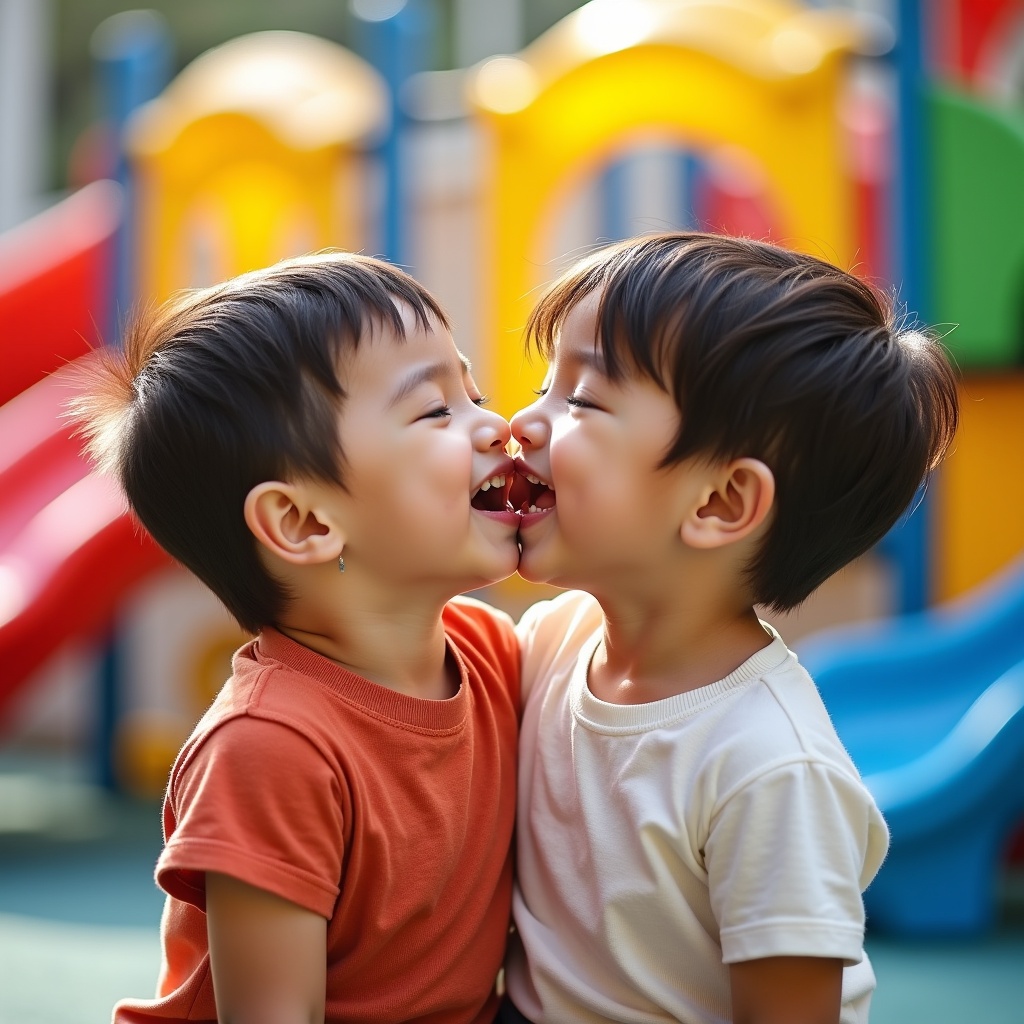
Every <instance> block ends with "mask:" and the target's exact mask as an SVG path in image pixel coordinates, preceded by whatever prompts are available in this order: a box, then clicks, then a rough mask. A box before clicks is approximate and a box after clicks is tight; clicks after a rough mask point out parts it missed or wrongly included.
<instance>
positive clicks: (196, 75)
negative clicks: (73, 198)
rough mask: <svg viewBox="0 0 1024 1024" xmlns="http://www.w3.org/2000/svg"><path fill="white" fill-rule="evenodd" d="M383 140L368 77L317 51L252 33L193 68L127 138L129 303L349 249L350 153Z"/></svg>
mask: <svg viewBox="0 0 1024 1024" xmlns="http://www.w3.org/2000/svg"><path fill="white" fill-rule="evenodd" d="M386 126H387V96H386V92H385V88H384V83H383V81H382V80H381V78H380V76H379V75H378V74H377V73H376V72H375V71H374V70H373V69H372V68H371V67H370V66H369V65H368V64H367V63H366V62H365V61H363V60H361V59H360V58H358V57H356V56H355V55H354V54H352V53H350V52H348V51H347V50H345V49H344V48H343V47H341V46H338V45H336V44H334V43H330V42H328V41H327V40H324V39H317V38H315V37H313V36H306V35H302V34H300V33H297V32H260V33H256V34H254V35H250V36H242V37H240V38H238V39H234V40H232V41H230V42H228V43H225V44H224V45H223V46H218V47H216V48H215V49H213V50H210V51H209V52H207V53H205V54H203V55H202V56H201V57H199V58H198V59H197V60H195V61H193V63H192V64H190V65H189V66H188V67H187V68H186V69H185V70H184V71H183V72H182V73H181V74H180V75H179V76H178V77H177V78H176V79H175V80H174V81H173V82H172V83H171V84H170V85H169V86H168V88H167V89H166V91H165V92H164V94H163V95H162V96H161V97H160V98H159V99H158V100H156V101H154V102H153V103H150V104H148V105H147V106H146V107H144V108H143V109H142V110H141V111H140V113H139V115H138V117H137V119H136V120H135V122H134V124H132V126H131V128H130V130H129V136H128V151H129V154H130V156H131V157H132V160H133V165H134V170H135V174H136V180H137V186H138V202H139V211H140V222H139V241H140V249H139V251H140V257H141V260H142V267H141V281H140V289H141V293H142V294H143V295H146V296H147V297H149V298H152V299H155V300H160V299H163V298H166V297H167V295H169V294H170V293H171V292H172V291H175V290H176V289H178V288H183V287H194V286H198V285H206V284H212V283H214V282H216V281H221V280H223V279H224V278H227V277H231V276H233V275H235V274H239V273H243V272H244V271H246V270H253V269H255V268H257V267H261V266H266V265H267V264H269V263H273V262H275V261H276V260H278V259H281V258H282V257H284V256H288V255H293V254H294V253H297V252H309V251H311V250H314V249H321V248H324V247H326V246H329V245H335V246H340V247H342V248H348V249H359V248H360V247H361V246H362V244H363V241H364V239H365V234H366V230H365V226H364V225H363V224H361V223H360V217H361V215H362V213H363V211H364V201H363V197H364V196H365V195H366V192H367V189H366V187H365V184H364V183H363V182H362V181H361V174H362V168H361V157H362V150H363V148H364V147H365V146H366V145H367V144H368V143H369V142H370V141H372V140H373V139H374V138H375V137H376V138H379V137H381V136H382V135H383V133H384V130H385V128H386Z"/></svg>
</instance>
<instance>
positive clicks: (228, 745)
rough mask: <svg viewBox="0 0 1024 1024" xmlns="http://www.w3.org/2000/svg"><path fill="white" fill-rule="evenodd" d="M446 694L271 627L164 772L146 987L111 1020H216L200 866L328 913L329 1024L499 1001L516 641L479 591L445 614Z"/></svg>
mask: <svg viewBox="0 0 1024 1024" xmlns="http://www.w3.org/2000/svg"><path fill="white" fill-rule="evenodd" d="M444 625H445V631H446V633H447V636H448V645H449V650H450V652H451V654H452V656H454V658H455V660H456V662H457V663H458V666H459V671H460V673H461V685H460V687H459V692H458V693H457V694H456V696H454V697H452V698H450V699H449V700H444V701H430V700H420V699H417V698H414V697H409V696H407V695H405V694H402V693H397V692H395V691H394V690H390V689H388V688H386V687H383V686H379V685H377V684H375V683H372V682H370V681H369V680H367V679H363V678H361V677H360V676H357V675H354V674H353V673H351V672H349V671H347V670H346V669H344V668H342V667H341V666H340V665H338V664H336V663H335V662H333V661H331V660H330V659H328V658H325V657H322V656H321V655H319V654H316V653H315V652H313V651H311V650H309V649H308V648H305V647H303V646H301V645H300V644H297V643H295V642H294V641H292V640H290V639H288V638H287V637H285V636H284V635H283V634H281V633H278V632H277V631H275V630H267V631H266V632H264V633H263V634H261V636H260V637H259V638H258V639H256V640H254V641H253V642H252V643H250V644H247V645H246V646H245V647H243V648H242V649H241V650H239V651H238V653H237V654H236V655H235V658H234V663H233V674H232V677H231V679H230V680H228V682H227V683H226V685H225V686H224V689H223V690H222V691H221V692H220V694H219V695H218V697H217V699H216V701H215V702H214V704H213V705H212V706H211V708H210V710H209V711H208V712H207V713H206V714H205V715H204V716H203V719H202V720H201V721H200V722H199V724H198V725H197V726H196V729H195V731H194V732H193V734H192V736H191V737H190V739H189V740H188V742H187V743H186V744H185V746H184V748H183V749H182V751H181V753H180V754H179V755H178V759H177V761H176V762H175V765H174V768H173V770H172V772H171V779H170V783H169V786H168V791H167V797H166V799H165V802H164V834H165V837H166V843H165V847H164V850H163V852H162V853H161V855H160V859H159V861H158V863H157V872H156V874H157V881H158V883H159V884H160V886H161V887H162V888H163V889H165V890H166V891H167V893H168V899H167V903H166V906H165V909H164V916H163V923H162V941H163V964H162V969H161V974H160V981H159V984H158V989H157V993H158V997H157V999H155V1000H146V1001H140V1000H131V1001H125V1002H122V1003H119V1004H118V1006H117V1007H116V1008H115V1011H114V1020H115V1022H117V1024H137V1022H142V1021H150V1020H180V1021H185V1020H188V1021H194V1020H201V1021H202V1020H208V1021H215V1020H216V1007H215V1004H214V996H213V982H212V978H211V974H210V957H209V950H208V947H207V938H206V915H205V912H204V908H205V888H204V879H205V876H204V872H207V871H219V872H222V873H224V874H227V875H231V876H233V877H235V878H238V879H241V880H242V881H244V882H247V883H248V884H250V885H253V886H257V887H259V888H261V889H265V890H267V891H269V892H272V893H275V894H276V895H278V896H281V897H282V898H284V899H286V900H291V901H292V902H294V903H297V904H299V905H300V906H302V907H305V908H307V909H309V910H312V911H314V912H315V913H317V914H322V915H323V916H324V917H325V918H327V919H328V925H327V951H326V952H327V1004H326V1019H327V1021H328V1022H341V1021H344V1022H345V1024H362V1022H371V1021H372V1022H385V1021H386V1022H399V1021H403V1022H404V1021H418V1022H422V1024H428V1022H429V1024H442V1022H443V1024H477V1022H489V1021H491V1020H492V1019H493V1017H494V1014H495V1012H496V1006H497V1001H496V998H495V995H494V984H495V979H496V976H497V973H498V969H499V968H500V966H501V962H502V957H503V954H504V950H505V940H506V937H507V935H508V927H509V908H510V903H511V889H512V859H511V840H512V826H513V819H514V814H515V779H516V739H517V722H518V707H519V653H518V647H517V644H516V639H515V635H514V633H513V630H512V623H511V620H509V619H508V618H507V617H505V616H503V615H502V614H501V613H496V612H495V611H494V609H492V608H489V607H488V606H486V605H483V604H480V603H479V602H474V601H470V600H468V599H457V600H455V601H453V602H451V603H450V604H449V605H448V607H447V608H446V609H445V612H444Z"/></svg>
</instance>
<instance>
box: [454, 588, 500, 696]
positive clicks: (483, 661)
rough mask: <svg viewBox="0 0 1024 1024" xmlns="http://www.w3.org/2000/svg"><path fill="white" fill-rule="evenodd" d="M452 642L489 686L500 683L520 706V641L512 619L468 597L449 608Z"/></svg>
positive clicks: (482, 602) (490, 606) (459, 599)
mask: <svg viewBox="0 0 1024 1024" xmlns="http://www.w3.org/2000/svg"><path fill="white" fill-rule="evenodd" d="M442 621H443V622H444V628H445V633H446V634H447V636H448V639H449V642H450V643H451V644H452V646H453V647H454V648H455V649H456V650H457V651H458V652H459V654H460V655H461V656H462V657H463V658H464V659H465V661H466V662H467V663H468V665H469V667H470V668H471V669H473V670H475V671H476V673H477V674H478V675H479V676H480V678H481V679H483V680H484V681H485V682H488V681H491V682H494V681H497V682H498V683H500V684H501V687H502V689H504V690H506V691H508V692H509V694H510V695H511V696H512V698H513V700H514V702H515V703H516V704H517V705H518V702H519V640H518V639H517V637H516V632H515V626H514V625H513V622H512V619H511V617H510V616H509V615H507V614H506V613H505V612H503V611H501V609H499V608H495V607H494V606H493V605H490V604H487V603H485V602H484V601H478V600H477V599H476V598H473V597H466V596H465V595H463V596H460V597H455V598H453V599H452V600H451V601H449V602H448V604H447V605H445V609H444V613H443V615H442Z"/></svg>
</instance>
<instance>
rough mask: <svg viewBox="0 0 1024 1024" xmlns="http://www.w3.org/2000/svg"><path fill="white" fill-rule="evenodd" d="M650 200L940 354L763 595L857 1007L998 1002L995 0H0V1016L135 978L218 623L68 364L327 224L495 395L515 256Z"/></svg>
mask: <svg viewBox="0 0 1024 1024" xmlns="http://www.w3.org/2000/svg"><path fill="white" fill-rule="evenodd" d="M682 227H691V228H701V229H704V230H711V231H718V232H727V233H733V234H741V235H748V236H752V237H757V238H768V239H771V240H773V241H776V242H779V243H780V244H783V245H787V246H790V247H793V248H796V249H800V250H803V251H808V252H812V253H815V254H817V255H821V256H824V257H825V258H827V259H830V260H832V261H834V262H836V263H838V264H840V265H842V266H844V267H847V268H850V269H853V270H854V271H855V272H857V273H859V274H862V275H863V276H865V277H867V278H869V279H871V280H872V281H874V282H875V283H877V284H878V285H879V286H881V287H882V288H883V289H885V290H886V291H887V292H888V293H889V294H891V295H893V296H894V299H895V301H896V303H897V308H898V310H899V311H900V316H901V317H902V318H903V319H904V320H905V322H907V323H915V322H918V321H919V320H920V321H923V322H924V323H928V324H934V325H937V328H936V329H937V330H938V331H939V332H940V333H941V334H942V336H943V337H944V340H945V343H946V345H947V347H948V348H949V350H950V353H951V355H952V357H953V358H954V359H955V361H956V362H957V364H958V366H959V368H960V370H961V373H962V399H963V426H962V429H961V433H960V436H959V439H958V442H957V446H956V451H955V453H954V455H953V456H952V457H951V459H950V460H949V461H948V463H947V464H946V465H944V466H943V467H942V469H941V470H940V471H939V473H938V474H936V476H935V478H934V479H933V480H932V482H931V484H930V486H929V487H928V489H927V491H922V493H921V494H920V495H919V497H918V500H917V501H916V502H915V504H914V508H913V510H912V512H911V513H910V514H908V515H907V516H906V517H904V519H903V521H901V523H900V524H898V525H897V527H896V528H895V529H894V530H893V531H892V532H891V533H890V535H889V536H888V537H886V538H885V540H884V541H883V542H882V543H881V544H879V545H878V547H877V548H876V549H875V550H874V551H872V552H870V553H869V554H868V555H866V556H864V557H863V558H862V559H860V560H858V562H856V563H855V564H854V565H852V566H850V567H849V568H848V569H846V570H844V571H843V572H842V573H840V574H839V575H838V576H837V577H836V578H834V579H833V580H830V581H829V582H828V583H827V584H826V585H825V586H824V587H822V588H821V590H820V591H819V592H818V593H817V594H816V595H814V596H813V597H812V599H811V600H810V601H809V602H808V603H807V604H806V605H805V606H804V607H803V608H801V609H799V610H798V611H797V612H796V613H794V614H792V615H790V616H787V617H786V618H785V619H784V620H780V619H775V620H773V621H775V623H776V625H778V626H779V628H780V629H781V630H782V632H783V635H784V636H785V637H786V638H787V640H788V641H789V643H790V644H791V646H794V647H795V648H796V650H797V651H798V653H799V654H800V656H801V658H802V660H804V661H805V662H806V663H807V664H808V666H809V667H810V668H811V670H812V672H813V673H814V674H815V677H816V681H817V682H818V684H819V687H820V688H821V690H822V693H823V696H824V697H825V700H826V703H827V705H828V707H829V710H830V712H831V714H832V715H833V718H834V720H835V722H836V726H837V728H838V730H839V732H840V735H841V736H842V738H843V740H844V742H845V743H846V745H847V746H848V748H849V749H850V751H851V753H852V755H853V757H854V759H855V761H856V762H857V764H858V766H859V767H860V769H861V771H862V773H863V774H864V776H865V779H866V781H867V784H868V785H869V787H870V788H871V789H872V791H873V792H874V794H875V796H876V799H877V800H878V801H879V804H880V805H881V806H882V809H883V811H884V812H885V814H886V817H887V819H888V821H889V823H890V826H891V829H892V834H893V845H892V852H891V854H890V857H889V859H888V860H887V862H886V864H885V865H884V866H883V869H882V871H881V872H880V874H879V876H878V879H877V880H876V881H875V883H874V884H873V885H872V887H871V889H870V890H869V891H868V894H867V898H866V899H867V907H868V914H869V940H868V948H869V952H870V953H871V955H872V959H873V961H874V962H875V965H876V972H877V973H878V975H879V991H878V995H877V997H876V1002H875V1008H874V1011H873V1015H872V1021H873V1022H875V1024H896V1022H900V1024H913V1022H917V1021H921V1022H928V1024H943V1022H957V1024H962V1022H966V1021H971V1022H973V1021H984V1022H994V1024H1003V1022H1006V1024H1011V1022H1012V1024H1022V1022H1024V970H1022V965H1024V828H1022V826H1024V563H1022V561H1021V558H1022V553H1024V514H1022V513H1021V509H1022V508H1024V374H1022V370H1021V366H1022V363H1024V0H860V2H853V0H850V2H845V3H843V2H831V3H829V2H817V3H811V2H798V0H592V2H590V3H587V4H577V3H573V2H570V0H351V2H347V3H346V2H342V0H335V2H327V0H289V2H288V3H281V2H272V0H247V2H244V3H242V2H238V0H203V2H199V0H176V2H174V3H170V2H163V3H155V4H152V5H150V6H149V7H148V8H146V9H134V8H133V9H129V8H128V7H127V5H126V4H123V3H118V2H116V0H0V1022H2V1024H8V1022H10V1024H23V1022H25V1024H28V1022H41V1024H57V1022H64V1021H67V1022H70V1021H75V1022H92V1021H103V1020H106V1019H108V1018H109V1013H110V1008H111V1006H112V1004H113V1002H114V1001H115V1000H116V999H117V998H119V997H122V996H126V995H146V994H149V993H150V992H152V990H153V987H154V985H155V978H156V970H157V967H158V963H159V949H158V921H159V914H160V906H161V899H160V895H159V893H158V892H157V890H156V889H155V887H154V886H153V883H152V868H153V864H154V861H155V858H156V855H157V852H158V850H159V846H160V835H159V797H160V794H161V791H162V788H163V785H164V782H165V780H166V777H167V771H168V768H169V766H170V763H171V760H172V759H173V756H174V754H175V752H176V751H177V749H178V747H179V745H180V744H181V742H182V741H183V740H184V738H185V737H186V736H187V735H188V732H189V730H190V729H191V727H192V725H193V723H194V722H195V721H196V719H197V718H198V717H199V716H200V714H201V713H202V711H203V709H204V708H205V707H206V705H207V704H208V703H209V701H210V699H211V698H212V696H213V695H214V693H215V692H216V690H217V688H218V687H219V686H220V684H221V682H222V681H223V679H224V677H225V675H226V673H227V671H228V664H229V658H230V653H231V651H233V650H234V649H235V648H236V647H237V646H238V645H239V644H240V643H241V642H242V641H243V640H244V637H243V636H242V635H241V634H240V633H239V631H238V629H237V627H236V626H234V625H233V624H232V622H231V621H230V619H229V618H228V616H227V614H226V613H225V612H224V611H223V609H221V608H220V607H219V605H218V604H217V602H216V600H215V599H214V598H213V597H212V596H210V595H209V594H207V593H206V592H205V590H204V589H203V588H202V586H201V585H200V584H198V583H197V582H195V581H194V580H192V579H191V577H189V576H188V574H186V573H185V572H184V571H183V570H181V569H180V568H178V567H176V566H174V565H172V564H171V563H170V562H169V560H168V559H167V558H166V556H165V555H163V554H162V553H161V552H160V551H159V550H158V549H157V548H156V546H155V545H154V544H152V542H151V541H149V540H148V539H147V537H146V536H145V535H143V534H142V533H141V531H140V530H139V529H138V528H137V527H136V526H135V525H134V524H133V523H132V522H131V520H130V519H129V518H128V517H127V516H126V515H125V513H124V509H123V505H122V502H121V499H120V498H119V496H118V495H117V493H116V492H115V490H114V489H113V488H112V486H111V484H110V482H109V481H106V480H103V479H101V478H98V477H96V476H94V475H93V474H92V473H91V472H90V470H89V466H88V465H87V464H86V462H85V461H84V459H83V458H82V456H81V453H80V451H79V448H78V443H77V441H76V440H75V439H74V438H73V437H72V436H71V435H70V432H69V430H68V428H67V426H66V424H65V423H64V421H63V420H62V418H61V410H62V408H63V405H64V403H65V402H66V401H67V400H68V398H69V397H70V396H71V395H72V394H73V385H72V384H71V383H70V381H69V380H68V377H69V373H68V364H69V363H70V364H74V363H75V361H77V360H79V359H83V358H87V357H88V352H89V350H90V349H91V348H93V347H95V346H97V345H102V344H114V345H116V344H117V343H118V339H119V335H120V330H121V327H122V326H123V323H124V318H125V316H126V315H127V314H128V313H129V312H130V311H131V309H132V308H133V307H135V306H136V305H138V304H140V303H146V302H151V301H155V300H160V299H163V298H165V297H167V295H169V294H170V293H171V292H173V291H175V290H177V289H179V288H183V287H190V286H196V285H205V284H209V283H213V282H215V281H218V280H221V279H223V278H225V277H228V276H232V275H234V274H237V273H240V272H242V271H244V270H248V269H251V268H253V267H257V266H263V265H265V264H268V263H270V262H273V261H274V260H276V259H279V258H281V257H284V256H288V255H293V254H296V253H301V252H307V251H310V250H314V249H318V248H322V247H325V246H339V247H342V248H347V249H354V250H360V251H364V252H367V253H370V254H373V255H380V256H384V257H386V258H388V259H390V260H392V261H394V262H396V263H399V264H400V265H402V266H404V267H405V268H407V269H408V270H410V271H411V272H412V273H413V274H414V275H416V276H417V277H418V278H419V279H420V280H422V281H423V282H424V283H425V284H426V285H427V286H428V287H429V288H431V289H432V290H433V291H434V292H435V293H436V294H437V295H438V296H439V298H440V299H441V301H442V303H443V304H444V305H445V306H446V307H447V308H448V309H449V311H450V312H451V313H452V315H453V318H454V320H455V323H456V340H457V342H458V343H459V345H460V347H462V348H463V349H464V351H466V352H467V354H468V355H469V356H470V357H471V358H472V360H473V362H474V366H475V368H476V371H477V378H478V380H479V381H480V383H481V385H482V387H483V389H484V390H485V391H486V392H488V393H489V394H491V395H492V396H493V399H494V404H495V406H496V408H497V409H498V410H499V411H500V412H502V413H504V414H506V415H508V414H511V413H512V412H513V411H515V409H516V408H518V407H519V406H521V405H522V404H524V403H526V402H527V401H529V399H530V397H531V392H530V389H531V388H532V387H534V386H536V384H537V383H538V382H539V380H540V379H541V377H542V375H543V368H542V367H541V366H540V365H537V364H536V362H535V363H533V364H531V363H529V362H527V361H526V360H525V358H524V355H523V349H522V344H521V328H522V325H523V323H524V321H525V318H526V315H527V313H528V311H529V308H530V306H531V304H532V302H533V301H534V299H535V298H536V295H537V290H538V289H539V288H540V287H542V286H543V284H544V283H545V282H546V281H548V280H550V279H551V278H552V277H554V276H555V275H556V274H557V273H558V272H559V271H560V270H561V269H563V268H564V267H565V265H566V264H567V262H569V261H571V260H574V259H576V258H578V257H579V256H580V255H582V254H584V253H586V252H587V251H589V250H590V249H591V248H592V247H594V246H595V245H599V244H601V243H602V242H607V241H609V240H612V239H617V238H622V237H626V236H628V235H632V234H637V233H642V232H647V231H656V230H667V229H672V228H682ZM481 596H483V597H485V598H487V599H489V600H492V601H494V602H495V603H496V604H499V605H501V606H502V607H504V608H506V609H508V610H509V611H511V612H513V613H514V614H517V613H518V612H519V611H520V610H521V609H522V608H523V607H524V606H525V605H526V604H527V603H528V602H530V601H532V600H535V599H536V598H537V597H538V596H543V592H542V591H541V590H539V589H538V588H530V587H528V586H526V585H525V584H522V583H519V584H516V583H508V584H504V585H501V586H499V587H495V588H489V590H488V591H487V592H486V593H482V595H481Z"/></svg>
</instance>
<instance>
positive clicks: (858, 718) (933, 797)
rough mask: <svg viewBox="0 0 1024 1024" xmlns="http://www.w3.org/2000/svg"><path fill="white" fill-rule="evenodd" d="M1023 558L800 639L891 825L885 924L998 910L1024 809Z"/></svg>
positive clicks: (948, 920) (874, 919) (874, 918)
mask: <svg viewBox="0 0 1024 1024" xmlns="http://www.w3.org/2000/svg"><path fill="white" fill-rule="evenodd" d="M1022 623H1024V561H1022V562H1020V563H1019V564H1017V565H1016V566H1015V567H1013V568H1012V569H1011V570H1008V571H1007V572H1006V573H1004V574H1003V575H1002V576H1001V577H1000V578H998V579H997V580H994V581H993V582H991V583H990V584H988V585H987V586H985V587H984V588H980V589H979V591H978V592H976V593H974V594H972V595H970V596H969V597H967V598H964V599H961V600H960V601H958V602H953V603H951V604H949V605H947V606H944V607H939V608H937V609H935V610H931V611H927V612H921V613H918V614H917V615H909V616H904V617H902V618H899V619H895V620H893V621H891V622H889V623H887V624H885V625H883V626H881V627H877V626H876V627H862V628H859V629H849V628H848V629H846V630H837V631H834V632H825V633H820V634H818V635H817V636H816V637H815V638H813V639H811V640H809V641H807V642H806V643H805V644H804V645H802V646H801V648H800V657H801V660H802V661H803V662H804V663H805V664H806V665H807V667H808V669H809V670H810V671H811V673H812V675H813V676H814V679H815V682H816V683H817V684H818V687H819V689H820V690H821V693H822V697H823V698H824V700H825V703H826V705H827V706H828V709H829V712H830V713H831V715H832V717H833V719H834V721H835V723H836V726H837V728H838V729H839V731H840V733H841V735H842V738H843V742H844V743H845V744H846V747H847V749H848V750H849V751H850V754H851V756H852V757H853V759H854V762H855V763H856V764H857V767H858V768H859V769H860V771H861V773H862V774H863V775H864V777H865V781H866V783H867V785H868V788H869V789H871V791H872V793H873V794H874V795H875V798H876V800H877V801H878V803H879V806H880V807H881V808H882V811H883V813H884V814H885V818H886V821H887V822H888V823H889V827H890V829H891V832H892V838H893V842H892V849H891V851H890V853H889V856H888V858H887V859H886V861H885V864H884V866H883V868H882V870H881V871H880V872H879V874H878V877H877V878H876V880H875V881H874V883H873V884H872V885H871V887H870V888H869V889H868V892H867V895H866V904H867V910H868V915H869V918H870V921H871V923H872V924H873V925H876V926H879V927H882V928H885V929H887V930H890V931H895V932H903V933H913V934H936V933H939V934H943V933H944V934H957V933H969V932H976V931H981V930H983V929H985V928H987V927H989V926H990V925H991V924H992V923H993V908H994V905H995V892H994V888H995V884H996V877H995V875H996V866H997V865H998V864H999V862H1000V861H1001V859H1002V857H1003V856H1004V855H1005V853H1006V849H1007V846H1008V843H1009V840H1010V838H1011V835H1012V833H1013V831H1014V828H1015V827H1016V826H1018V825H1019V824H1020V822H1021V820H1024V629H1022V628H1021V625H1022Z"/></svg>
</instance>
